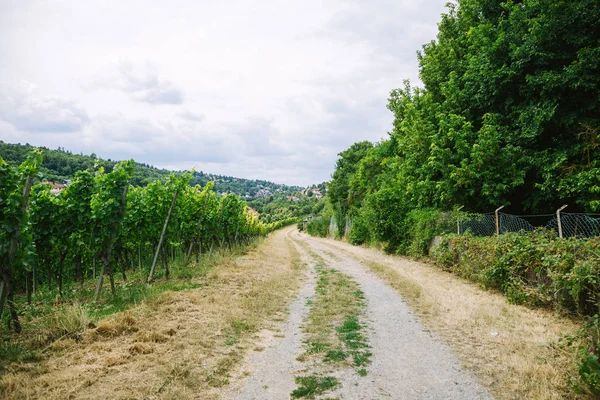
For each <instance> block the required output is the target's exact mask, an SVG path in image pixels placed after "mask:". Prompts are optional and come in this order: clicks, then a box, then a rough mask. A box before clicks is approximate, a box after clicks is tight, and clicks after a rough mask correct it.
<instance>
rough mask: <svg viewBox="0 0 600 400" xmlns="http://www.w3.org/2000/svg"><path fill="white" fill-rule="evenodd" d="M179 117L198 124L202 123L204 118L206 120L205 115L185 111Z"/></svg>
mask: <svg viewBox="0 0 600 400" xmlns="http://www.w3.org/2000/svg"><path fill="white" fill-rule="evenodd" d="M178 115H179V117H181V118H183V119H186V120H188V121H196V122H200V121H202V120H204V118H205V117H204V115H201V114H196V113H193V112H191V111H189V110H184V111H182V112H180V113H179V114H178Z"/></svg>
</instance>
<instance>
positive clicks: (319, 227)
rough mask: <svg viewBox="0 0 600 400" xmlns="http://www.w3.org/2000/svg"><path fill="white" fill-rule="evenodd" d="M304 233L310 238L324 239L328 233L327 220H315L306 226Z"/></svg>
mask: <svg viewBox="0 0 600 400" xmlns="http://www.w3.org/2000/svg"><path fill="white" fill-rule="evenodd" d="M306 232H307V233H308V234H309V235H312V236H319V237H326V236H327V234H328V232H329V219H326V218H315V219H313V220H311V221H310V222H309V223H308V225H307V226H306Z"/></svg>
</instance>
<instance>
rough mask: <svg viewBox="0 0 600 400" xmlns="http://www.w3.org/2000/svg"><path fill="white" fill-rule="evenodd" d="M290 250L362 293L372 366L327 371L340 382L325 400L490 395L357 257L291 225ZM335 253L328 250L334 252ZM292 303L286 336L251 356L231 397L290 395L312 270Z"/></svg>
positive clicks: (448, 399) (299, 366) (297, 367)
mask: <svg viewBox="0 0 600 400" xmlns="http://www.w3.org/2000/svg"><path fill="white" fill-rule="evenodd" d="M289 237H290V238H291V239H292V241H293V242H296V243H295V244H296V248H297V249H298V251H299V252H300V253H301V254H302V255H303V259H305V260H306V259H308V257H309V255H308V252H307V250H306V249H304V248H302V247H301V246H298V245H297V243H299V242H304V243H305V244H306V245H308V247H309V248H310V251H312V252H314V253H316V254H318V255H320V256H321V257H322V258H323V259H325V260H326V261H327V262H328V266H329V267H331V268H335V269H337V270H338V271H340V272H342V273H344V274H347V275H349V276H351V277H352V278H353V279H355V280H356V282H358V284H359V285H360V286H361V289H362V291H363V292H364V294H365V297H366V299H367V312H366V316H367V320H366V321H365V322H366V323H367V325H368V339H369V344H370V346H371V352H372V353H373V356H372V364H371V365H370V366H368V368H367V370H368V375H367V376H365V377H360V376H358V375H357V374H356V373H355V372H354V371H353V370H351V369H346V370H342V371H333V372H332V373H331V374H330V375H333V376H336V377H337V378H338V379H340V381H341V383H342V386H341V388H340V389H338V390H336V391H335V392H331V393H328V394H327V395H325V396H323V397H324V398H339V399H369V400H372V399H373V400H374V399H407V400H409V399H444V400H453V399H456V400H459V399H460V400H464V399H492V396H491V395H490V394H489V393H488V392H487V390H486V389H485V388H484V387H482V386H481V385H480V384H479V383H478V382H477V380H476V379H475V377H474V376H473V375H472V374H471V373H470V372H469V371H467V370H466V369H464V368H463V367H462V366H461V364H460V362H459V361H458V360H457V358H456V357H455V356H454V355H453V354H452V353H451V351H450V349H449V347H448V346H447V345H445V344H444V343H443V342H442V341H441V340H440V339H439V338H438V337H436V336H435V335H434V334H432V333H429V332H427V331H426V330H425V329H424V328H423V326H422V325H421V324H420V323H419V322H418V321H417V320H416V319H415V317H414V316H413V313H412V311H411V310H410V309H409V307H408V306H407V305H406V304H404V302H403V301H402V298H401V297H400V295H399V294H398V293H397V292H396V291H395V290H394V289H392V288H391V287H389V286H388V285H386V284H385V283H384V282H383V281H382V280H381V279H379V278H378V277H376V276H375V275H373V274H371V273H370V272H367V268H366V267H364V266H363V265H362V264H361V263H360V262H359V261H357V260H356V259H354V258H352V257H351V256H350V255H348V254H346V253H345V252H342V251H340V250H339V249H337V248H336V247H335V246H331V245H328V244H327V243H326V242H324V241H322V240H320V239H317V238H312V237H309V236H307V235H304V234H300V233H298V232H297V231H293V232H292V233H291V235H290V236H289ZM332 255H333V256H332ZM310 276H311V277H310V280H309V282H308V283H307V284H306V285H305V286H304V288H303V289H302V290H301V293H300V295H299V297H298V299H297V300H296V301H295V302H294V303H293V304H292V306H291V307H290V309H289V311H290V316H289V319H288V321H287V322H286V323H285V324H284V325H283V327H282V332H283V333H284V335H285V338H283V339H278V340H277V341H274V342H273V343H272V345H271V346H270V347H269V348H268V349H267V350H265V351H264V352H263V353H260V354H256V355H254V356H253V357H251V359H250V364H251V365H252V367H251V368H252V369H254V370H255V373H254V374H253V375H252V376H250V377H249V378H248V382H247V384H246V386H245V387H244V388H243V389H242V391H241V392H240V394H239V396H238V397H236V398H237V399H289V398H290V392H291V391H292V390H293V389H294V388H295V385H294V382H293V377H294V373H295V372H297V371H298V370H300V369H302V368H303V366H302V364H301V363H299V362H298V361H296V356H297V355H298V354H300V353H301V351H302V343H301V340H302V333H301V327H302V321H303V319H304V318H305V317H306V315H307V312H308V307H307V306H306V305H305V304H306V300H307V299H308V298H309V297H310V296H312V294H313V292H314V279H315V278H314V275H313V274H312V273H311V275H310Z"/></svg>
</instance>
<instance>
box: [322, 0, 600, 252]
mask: <svg viewBox="0 0 600 400" xmlns="http://www.w3.org/2000/svg"><path fill="white" fill-rule="evenodd" d="M448 7H449V9H448V12H447V13H446V14H444V15H443V16H442V20H441V22H440V23H439V32H438V35H437V39H436V40H434V41H432V42H430V43H428V44H426V45H425V46H423V49H422V51H421V52H420V53H419V55H418V59H419V70H420V76H421V80H422V81H423V85H424V87H422V88H418V87H411V86H410V84H409V83H408V82H406V83H405V86H404V87H403V88H400V89H397V90H393V91H392V92H391V95H390V98H389V102H388V108H389V109H390V111H392V112H393V114H394V124H393V129H392V130H391V132H390V133H389V138H388V139H386V140H383V141H381V142H379V143H375V144H372V143H369V142H361V143H356V144H354V145H353V146H351V147H350V148H349V149H347V150H345V151H343V152H342V153H340V154H339V156H340V158H339V160H338V162H337V165H336V170H335V172H334V174H333V179H332V181H331V184H330V187H329V191H328V197H329V199H330V202H331V204H332V210H331V213H332V215H334V216H335V217H336V219H337V221H338V227H339V229H340V232H342V231H343V229H344V221H345V220H346V219H347V218H351V219H352V221H353V232H354V234H353V235H354V241H355V242H359V243H360V242H364V241H369V240H377V241H383V242H387V243H389V244H390V248H391V249H392V250H393V249H394V248H395V247H398V246H399V245H400V243H401V242H402V240H403V235H405V232H406V224H405V221H407V218H408V217H409V213H411V212H415V210H423V209H439V210H453V209H454V207H456V206H460V205H464V206H465V210H468V211H471V212H489V211H492V210H494V209H495V208H496V207H498V206H499V205H505V206H506V209H505V210H509V212H512V213H528V214H529V213H548V212H551V211H553V210H556V209H557V208H558V207H559V206H561V205H562V204H569V210H570V211H586V212H593V211H598V210H600V200H599V199H600V141H599V140H600V137H599V133H600V96H599V93H600V92H599V91H598V88H599V83H600V63H598V60H600V23H599V21H600V2H598V1H595V0H575V1H572V0H569V1H564V0H563V1H556V0H526V1H514V2H511V1H509V2H498V1H495V0H460V1H458V3H457V4H449V5H448Z"/></svg>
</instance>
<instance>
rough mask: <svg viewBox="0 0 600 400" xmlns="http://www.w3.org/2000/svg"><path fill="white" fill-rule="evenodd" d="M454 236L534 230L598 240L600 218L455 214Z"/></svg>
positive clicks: (567, 215)
mask: <svg viewBox="0 0 600 400" xmlns="http://www.w3.org/2000/svg"><path fill="white" fill-rule="evenodd" d="M458 218H459V220H458V234H459V235H462V234H471V235H473V236H493V235H496V234H502V233H507V232H531V231H533V230H535V229H538V228H545V229H548V230H554V231H555V232H556V233H557V234H558V235H559V236H560V237H563V238H569V237H581V238H586V237H595V236H600V214H584V213H564V212H562V213H554V214H537V215H512V214H506V213H502V212H498V213H497V217H496V213H486V214H473V213H463V212H460V213H458Z"/></svg>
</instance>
